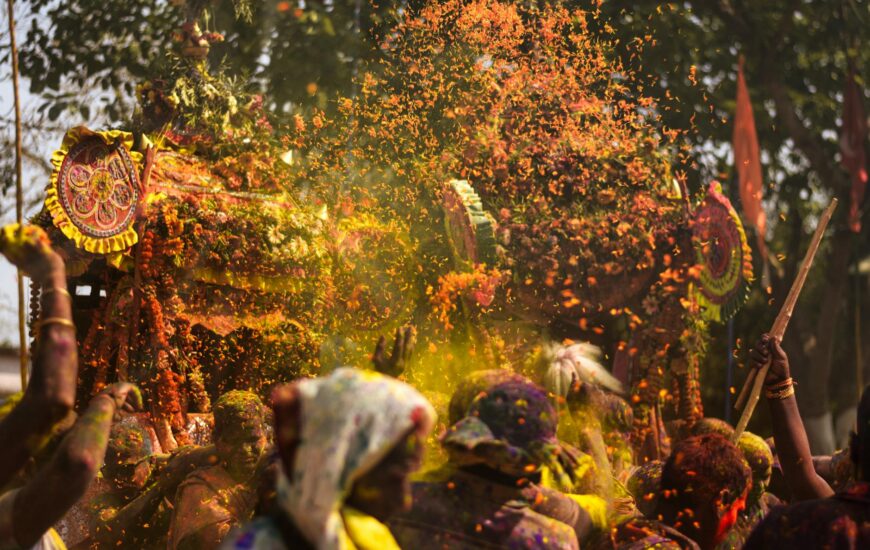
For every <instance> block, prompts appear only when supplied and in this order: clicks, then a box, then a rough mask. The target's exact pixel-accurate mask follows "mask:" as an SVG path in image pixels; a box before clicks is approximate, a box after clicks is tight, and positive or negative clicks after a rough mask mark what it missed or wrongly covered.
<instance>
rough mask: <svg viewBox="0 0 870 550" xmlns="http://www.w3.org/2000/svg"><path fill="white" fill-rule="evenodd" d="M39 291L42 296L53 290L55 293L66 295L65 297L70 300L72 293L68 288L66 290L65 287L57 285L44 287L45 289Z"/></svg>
mask: <svg viewBox="0 0 870 550" xmlns="http://www.w3.org/2000/svg"><path fill="white" fill-rule="evenodd" d="M41 292H42V296H43V297H44V296H46V295H48V294H51V293H52V292H55V293H57V294H63V295H64V296H66V297H67V298H69V299H70V300H72V294H70V293H69V290H67V289H65V288H61V287H59V286H53V287H51V288H45V289H42V290H41Z"/></svg>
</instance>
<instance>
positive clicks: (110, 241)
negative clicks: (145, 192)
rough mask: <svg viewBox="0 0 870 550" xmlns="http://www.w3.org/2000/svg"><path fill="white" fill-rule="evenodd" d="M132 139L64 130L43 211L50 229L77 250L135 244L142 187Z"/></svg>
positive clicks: (110, 249) (115, 249)
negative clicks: (48, 219)
mask: <svg viewBox="0 0 870 550" xmlns="http://www.w3.org/2000/svg"><path fill="white" fill-rule="evenodd" d="M132 145H133V136H132V134H130V133H127V132H121V131H117V130H113V131H107V132H93V131H91V130H88V129H87V128H85V127H83V126H79V127H77V128H73V129H72V130H70V131H69V132H67V134H66V136H65V137H64V139H63V143H62V144H61V148H60V149H59V150H58V151H56V152H55V153H54V155H53V156H52V164H53V165H54V173H53V174H52V176H51V183H50V184H49V186H48V189H47V190H46V196H45V207H46V209H47V210H48V211H49V213H50V214H51V217H52V221H53V223H54V225H55V226H56V227H57V228H58V229H60V230H61V231H62V232H63V234H64V235H65V236H66V237H67V238H68V239H70V240H71V241H73V242H74V243H75V244H76V246H77V247H79V248H81V249H84V250H86V251H88V252H93V253H96V254H108V253H110V252H120V251H122V250H125V249H127V248H129V247H130V246H132V245H134V244H136V242H137V240H138V236H137V235H136V231H135V228H134V221H135V219H136V214H137V210H138V208H139V203H140V201H141V199H142V189H141V186H140V183H139V176H138V171H139V168H138V164H139V162H141V159H142V157H141V155H140V154H138V153H135V152H132V151H131V149H132Z"/></svg>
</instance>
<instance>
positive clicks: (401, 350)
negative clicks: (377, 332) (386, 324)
mask: <svg viewBox="0 0 870 550" xmlns="http://www.w3.org/2000/svg"><path fill="white" fill-rule="evenodd" d="M414 340H415V338H414V329H413V328H412V327H403V328H397V329H396V339H395V340H394V341H393V352H392V353H391V354H390V356H389V357H387V356H386V355H385V352H384V348H385V346H386V339H385V338H384V337H383V336H381V338H380V339H379V340H378V343H377V345H376V346H375V352H374V354H372V363H374V366H375V370H376V371H378V372H380V373H383V374H387V375H389V376H399V375H400V374H402V373H403V372H405V367H406V366H407V364H408V361H409V360H410V359H411V354H412V353H413V351H414Z"/></svg>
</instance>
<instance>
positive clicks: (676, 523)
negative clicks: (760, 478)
mask: <svg viewBox="0 0 870 550" xmlns="http://www.w3.org/2000/svg"><path fill="white" fill-rule="evenodd" d="M750 476H751V472H750V470H749V466H747V464H746V462H745V460H744V459H743V454H742V453H741V452H740V450H739V449H737V447H735V446H734V445H733V444H732V443H731V442H730V441H728V440H727V439H725V438H724V437H722V436H721V435H719V434H705V435H700V436H693V437H689V438H687V439H684V440H682V441H680V442H678V443H677V444H676V445H675V446H674V448H673V451H672V452H671V455H670V456H669V457H668V459H667V461H666V462H665V464H664V467H663V468H662V477H661V481H660V484H659V494H658V496H657V499H656V501H655V510H654V512H653V514H652V517H650V518H640V517H638V518H632V519H629V520H627V521H625V522H623V523H622V524H620V525H617V526H616V527H614V528H613V529H612V530H611V537H610V538H611V540H610V543H611V544H610V545H608V547H610V548H617V549H623V550H626V549H632V550H634V549H638V550H639V549H641V548H662V549H670V548H673V549H683V550H687V549H698V548H700V549H701V550H710V549H712V548H715V547H716V545H717V544H719V543H720V542H722V541H723V540H724V539H725V537H726V536H727V535H728V533H729V531H730V530H731V528H732V527H733V526H734V525H735V523H736V522H737V516H738V514H739V513H740V511H742V510H743V509H744V508H745V503H746V495H747V493H748V491H749V486H750V480H751V477H750Z"/></svg>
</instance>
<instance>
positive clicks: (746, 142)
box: [731, 57, 767, 264]
mask: <svg viewBox="0 0 870 550" xmlns="http://www.w3.org/2000/svg"><path fill="white" fill-rule="evenodd" d="M731 141H732V148H733V150H734V166H735V168H736V170H737V176H738V182H739V186H740V202H741V204H742V205H743V214H744V216H745V218H746V223H747V224H748V225H750V226H752V227H754V228H755V234H756V237H757V239H758V251H759V253H760V254H761V257H762V259H763V260H764V262H765V264H766V263H767V245H766V244H765V242H764V238H765V235H766V233H767V218H766V215H765V213H764V207H763V206H762V204H761V195H762V181H761V155H760V153H759V147H758V134H757V133H756V131H755V117H754V116H753V115H752V102H751V101H750V99H749V89H748V88H747V87H746V79H745V78H744V76H743V58H742V57H741V58H740V61H739V62H738V66H737V108H736V111H735V113H734V133H733V135H732V139H731Z"/></svg>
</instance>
